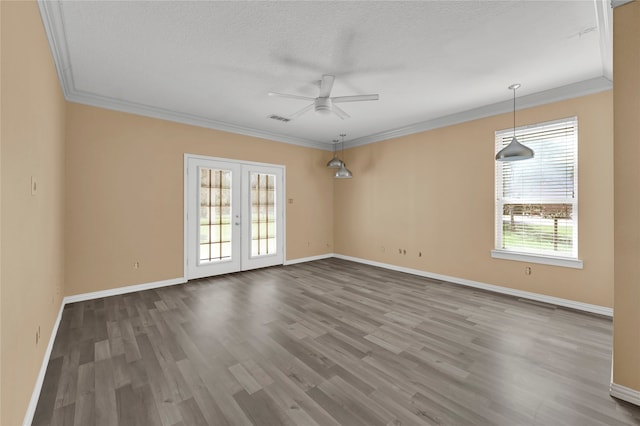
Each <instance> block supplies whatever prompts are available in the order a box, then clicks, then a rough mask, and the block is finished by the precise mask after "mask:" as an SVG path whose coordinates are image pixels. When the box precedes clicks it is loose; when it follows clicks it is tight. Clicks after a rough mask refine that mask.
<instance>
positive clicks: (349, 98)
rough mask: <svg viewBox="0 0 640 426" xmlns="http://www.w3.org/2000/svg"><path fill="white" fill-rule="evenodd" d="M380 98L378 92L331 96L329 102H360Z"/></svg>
mask: <svg viewBox="0 0 640 426" xmlns="http://www.w3.org/2000/svg"><path fill="white" fill-rule="evenodd" d="M378 99H380V97H379V96H378V94H375V95H354V96H336V97H335V98H331V102H333V103H334V104H335V103H340V102H360V101H377V100H378Z"/></svg>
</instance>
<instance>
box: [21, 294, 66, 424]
mask: <svg viewBox="0 0 640 426" xmlns="http://www.w3.org/2000/svg"><path fill="white" fill-rule="evenodd" d="M64 305H65V303H64V301H62V303H61V305H60V310H59V311H58V317H57V318H56V322H55V323H54V324H53V330H52V331H51V336H49V343H48V344H47V349H46V350H45V352H44V357H43V358H42V365H41V366H40V372H39V373H38V377H37V378H36V384H35V386H34V388H33V392H32V393H31V400H30V401H29V406H28V407H27V412H26V413H25V415H24V421H23V422H22V425H23V426H30V425H31V423H32V422H33V416H34V415H35V414H36V408H37V407H38V400H39V399H40V392H41V391H42V384H43V383H44V376H45V375H46V373H47V367H48V366H49V360H50V359H51V351H52V350H53V343H54V342H55V340H56V335H57V334H58V327H60V321H61V320H62V311H63V310H64Z"/></svg>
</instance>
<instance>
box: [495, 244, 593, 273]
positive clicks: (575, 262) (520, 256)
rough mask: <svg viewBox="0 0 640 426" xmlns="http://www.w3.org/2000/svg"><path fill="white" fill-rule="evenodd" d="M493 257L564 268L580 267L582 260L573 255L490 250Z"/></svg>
mask: <svg viewBox="0 0 640 426" xmlns="http://www.w3.org/2000/svg"><path fill="white" fill-rule="evenodd" d="M491 257H493V258H494V259H506V260H516V261H519V262H529V263H541V264H543V265H553V266H563V267H565V268H575V269H582V260H580V259H575V258H573V257H555V256H544V255H541V254H531V253H516V252H513V251H506V250H497V249H496V250H491Z"/></svg>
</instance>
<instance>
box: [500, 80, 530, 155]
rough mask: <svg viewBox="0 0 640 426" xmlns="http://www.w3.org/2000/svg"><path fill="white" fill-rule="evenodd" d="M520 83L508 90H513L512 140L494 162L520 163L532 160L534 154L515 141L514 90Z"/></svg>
mask: <svg viewBox="0 0 640 426" xmlns="http://www.w3.org/2000/svg"><path fill="white" fill-rule="evenodd" d="M520 86H521V85H520V83H515V84H512V85H511V86H509V90H513V139H511V142H509V145H507V146H505V147H504V148H502V149H501V150H500V151H498V153H497V154H496V161H520V160H528V159H530V158H533V156H534V152H533V150H532V149H531V148H529V147H528V146H524V145H522V144H521V143H520V142H518V139H516V89H518V88H519V87H520Z"/></svg>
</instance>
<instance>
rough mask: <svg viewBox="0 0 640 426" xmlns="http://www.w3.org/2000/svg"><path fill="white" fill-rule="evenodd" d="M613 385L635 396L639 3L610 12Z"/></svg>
mask: <svg viewBox="0 0 640 426" xmlns="http://www.w3.org/2000/svg"><path fill="white" fill-rule="evenodd" d="M613 22H614V27H613V37H614V39H613V40H614V52H613V55H614V56H613V72H614V74H613V77H614V81H615V85H614V116H615V121H614V135H615V144H614V153H615V154H614V161H615V163H614V164H615V303H614V310H615V315H614V323H613V328H614V331H613V381H614V383H616V384H618V385H622V386H626V387H628V388H631V389H635V390H636V391H637V392H640V271H639V269H638V264H639V263H640V193H639V192H638V187H640V169H639V168H638V164H639V163H640V120H639V118H640V80H639V79H638V76H640V2H632V3H628V4H626V5H624V6H620V7H617V8H615V9H614V21H613Z"/></svg>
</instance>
